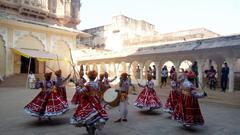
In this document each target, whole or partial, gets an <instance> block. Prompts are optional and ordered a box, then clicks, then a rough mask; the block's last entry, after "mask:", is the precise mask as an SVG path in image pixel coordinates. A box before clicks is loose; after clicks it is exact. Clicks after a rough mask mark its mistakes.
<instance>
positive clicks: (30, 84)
mask: <svg viewBox="0 0 240 135" xmlns="http://www.w3.org/2000/svg"><path fill="white" fill-rule="evenodd" d="M34 81H35V75H34V74H33V72H32V71H30V73H29V75H28V88H30V89H34V88H35V85H34Z"/></svg>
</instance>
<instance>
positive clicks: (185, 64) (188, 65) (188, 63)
mask: <svg viewBox="0 0 240 135" xmlns="http://www.w3.org/2000/svg"><path fill="white" fill-rule="evenodd" d="M191 66H192V62H191V61H190V60H184V61H182V62H181V64H180V66H179V72H182V70H184V71H186V70H190V69H191Z"/></svg>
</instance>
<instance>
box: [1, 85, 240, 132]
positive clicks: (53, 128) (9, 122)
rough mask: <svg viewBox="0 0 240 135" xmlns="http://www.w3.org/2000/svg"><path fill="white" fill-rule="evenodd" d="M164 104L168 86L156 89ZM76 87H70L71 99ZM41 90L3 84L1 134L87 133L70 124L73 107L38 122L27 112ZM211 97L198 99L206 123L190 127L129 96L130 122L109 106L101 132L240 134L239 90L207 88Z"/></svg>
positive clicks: (69, 96) (134, 96)
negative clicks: (141, 105)
mask: <svg viewBox="0 0 240 135" xmlns="http://www.w3.org/2000/svg"><path fill="white" fill-rule="evenodd" d="M156 90H157V93H158V95H159V96H160V99H161V100H162V102H163V103H165V101H166V98H167V96H168V93H169V88H163V89H159V88H156ZM74 91H75V90H74V89H73V88H69V89H68V91H67V93H68V100H70V99H71V97H72V95H73V93H74ZM38 92H39V90H30V89H25V88H20V87H19V88H13V87H0V108H1V110H0V135H87V133H86V131H85V128H76V127H74V126H72V125H70V124H69V119H70V118H71V116H72V115H73V113H74V110H75V109H74V106H70V107H71V109H70V111H68V112H67V113H66V114H64V115H62V116H58V117H55V118H52V121H48V120H45V121H42V122H38V120H37V118H34V117H31V116H29V115H27V114H26V113H25V112H24V110H23V107H24V106H25V105H26V104H27V103H28V102H30V101H31V100H32V99H33V97H34V96H36V94H37V93H38ZM208 94H209V96H208V97H207V98H204V99H199V101H200V106H201V109H202V114H203V116H204V119H205V125H204V126H201V127H193V128H189V129H185V128H183V127H182V126H181V125H180V124H178V123H177V122H175V121H173V120H171V118H170V115H169V114H167V113H164V112H163V111H162V110H161V109H160V110H158V111H155V112H153V113H150V114H149V113H146V112H143V111H140V110H138V109H136V108H134V107H133V102H134V100H135V99H136V95H130V97H129V99H130V101H129V115H128V120H129V121H128V122H126V123H117V124H116V123H114V122H113V121H114V120H116V119H118V118H119V112H118V108H113V109H109V110H107V111H108V114H109V117H110V119H109V121H108V122H107V124H106V126H105V128H104V129H103V130H102V131H98V132H97V134H98V135H190V134H196V135H239V134H240V129H239V127H240V126H239V125H240V117H239V114H240V93H239V91H237V92H234V93H222V92H219V91H216V92H215V91H214V92H212V91H208Z"/></svg>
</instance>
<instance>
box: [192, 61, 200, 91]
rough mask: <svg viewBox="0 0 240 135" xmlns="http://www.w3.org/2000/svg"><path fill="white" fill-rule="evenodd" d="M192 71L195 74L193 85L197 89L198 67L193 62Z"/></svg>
mask: <svg viewBox="0 0 240 135" xmlns="http://www.w3.org/2000/svg"><path fill="white" fill-rule="evenodd" d="M191 69H192V71H193V72H194V74H195V78H194V84H195V86H196V87H197V88H198V81H199V80H198V65H197V61H194V63H193V65H192V68H191Z"/></svg>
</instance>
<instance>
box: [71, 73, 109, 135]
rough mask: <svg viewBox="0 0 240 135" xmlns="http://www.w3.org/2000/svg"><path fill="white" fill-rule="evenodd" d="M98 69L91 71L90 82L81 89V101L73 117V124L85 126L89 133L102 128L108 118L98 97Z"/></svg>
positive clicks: (89, 74)
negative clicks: (96, 80)
mask: <svg viewBox="0 0 240 135" xmlns="http://www.w3.org/2000/svg"><path fill="white" fill-rule="evenodd" d="M96 77H97V72H96V71H89V72H88V78H89V80H90V81H89V82H87V83H86V84H85V86H84V87H83V88H82V89H80V90H79V91H80V94H81V99H80V100H81V102H80V104H79V105H78V108H77V110H76V112H75V113H74V115H73V117H72V118H71V124H73V125H76V126H79V127H82V126H85V127H86V129H87V131H88V133H89V134H94V132H95V130H96V129H99V130H101V129H102V128H103V126H104V124H105V123H106V121H107V120H108V116H107V112H106V111H105V110H104V109H103V107H102V106H101V102H100V100H99V98H98V96H97V95H98V92H99V86H98V83H97V82H95V81H94V80H95V78H96Z"/></svg>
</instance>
